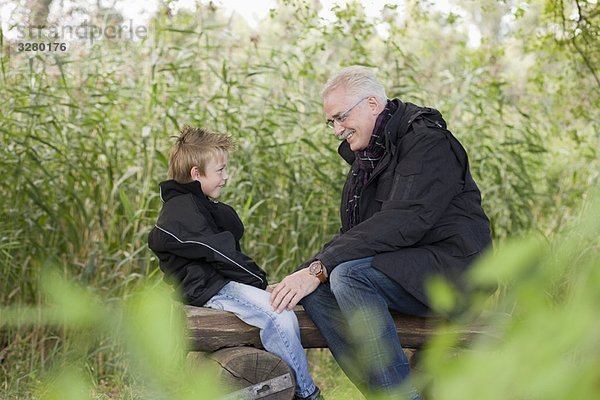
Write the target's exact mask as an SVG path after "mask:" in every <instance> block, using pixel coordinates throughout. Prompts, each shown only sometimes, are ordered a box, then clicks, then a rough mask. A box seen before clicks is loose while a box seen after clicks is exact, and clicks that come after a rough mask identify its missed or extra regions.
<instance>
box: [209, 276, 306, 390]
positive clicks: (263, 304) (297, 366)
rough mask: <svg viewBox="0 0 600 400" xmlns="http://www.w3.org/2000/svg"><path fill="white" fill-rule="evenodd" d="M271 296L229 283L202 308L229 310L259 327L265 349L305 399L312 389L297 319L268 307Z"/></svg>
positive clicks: (248, 287) (256, 289) (289, 312)
mask: <svg viewBox="0 0 600 400" xmlns="http://www.w3.org/2000/svg"><path fill="white" fill-rule="evenodd" d="M269 299H270V294H269V293H268V292H266V291H264V290H262V289H258V288H255V287H254V286H250V285H245V284H243V283H239V282H233V281H232V282H229V283H228V284H226V285H225V286H223V288H222V289H221V290H220V291H219V292H218V293H217V294H216V295H214V296H213V297H211V299H210V300H208V302H206V304H205V305H204V307H210V308H214V309H217V310H224V311H230V312H232V313H234V314H235V315H237V316H238V318H239V319H241V320H242V321H244V322H245V323H247V324H249V325H252V326H256V327H257V328H260V340H261V342H262V344H263V347H264V348H265V350H267V351H269V352H271V353H273V354H275V355H277V356H278V357H280V358H281V359H282V360H283V361H285V362H286V363H287V364H288V365H289V366H290V368H291V369H292V371H293V373H294V375H295V379H296V395H297V396H299V397H308V396H309V395H310V394H312V393H313V392H314V390H315V383H314V382H313V379H312V377H311V376H310V372H309V371H308V361H306V353H305V352H304V348H303V347H302V343H301V342H300V328H299V327H298V319H297V318H296V314H294V312H293V311H287V310H286V311H284V312H282V313H281V314H277V313H276V312H274V311H273V309H272V308H271V303H270V301H269Z"/></svg>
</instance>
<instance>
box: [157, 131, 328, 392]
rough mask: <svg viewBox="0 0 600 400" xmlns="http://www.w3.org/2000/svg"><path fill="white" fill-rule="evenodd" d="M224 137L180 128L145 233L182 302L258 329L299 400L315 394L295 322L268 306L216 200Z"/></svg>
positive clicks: (236, 231) (257, 274)
mask: <svg viewBox="0 0 600 400" xmlns="http://www.w3.org/2000/svg"><path fill="white" fill-rule="evenodd" d="M231 150H233V141H232V139H231V137H230V136H228V135H223V134H217V133H213V132H209V131H207V130H204V129H195V128H190V127H185V128H184V129H183V130H182V131H181V134H180V136H179V137H178V138H177V142H176V143H175V145H174V146H173V149H172V150H171V156H170V159H169V178H170V180H167V181H164V182H161V184H160V196H161V199H162V201H163V203H164V204H163V207H162V210H161V212H160V215H159V217H158V221H157V222H156V225H155V226H154V228H153V229H152V231H151V232H150V234H149V235H148V245H149V246H150V249H152V251H153V252H154V253H155V254H156V255H157V256H158V259H159V261H160V268H161V270H162V271H163V272H164V273H165V278H166V279H167V280H169V281H170V282H173V283H174V284H175V285H176V286H178V287H179V289H180V291H181V293H182V294H183V301H184V302H185V303H186V304H191V305H194V306H204V307H210V308H215V309H218V310H225V311H231V312H233V313H234V314H236V315H237V316H238V317H239V318H240V319H241V320H242V321H244V322H246V323H248V324H250V325H253V326H256V327H258V328H260V339H261V341H262V344H263V346H264V348H265V349H266V350H267V351H270V352H271V353H273V354H276V355H277V356H279V357H281V358H282V359H283V360H284V361H285V362H286V363H287V364H288V365H289V366H290V368H291V369H292V370H293V372H294V374H295V378H296V390H295V392H296V397H295V398H297V399H311V400H312V399H317V398H319V397H320V391H319V389H318V388H317V387H316V386H315V384H314V382H313V380H312V378H311V376H310V373H309V371H308V363H307V361H306V355H305V353H304V349H303V348H302V344H301V343H300V330H299V327H298V320H297V319H296V315H295V314H294V313H293V312H292V311H288V312H284V313H281V314H277V313H276V312H274V311H273V310H272V308H271V305H270V302H269V293H267V292H266V291H265V290H264V289H265V288H266V287H267V280H266V276H265V273H264V271H263V270H262V269H260V268H259V267H258V265H256V263H255V262H254V261H253V260H252V259H251V258H250V257H248V256H247V255H245V254H244V253H243V252H242V251H241V249H240V239H241V238H242V235H243V233H244V225H243V224H242V221H241V220H240V218H239V217H238V215H237V213H236V212H235V210H234V209H233V208H232V207H230V206H228V205H226V204H224V203H220V202H218V201H217V200H216V199H217V198H218V197H219V195H220V194H221V188H223V186H224V185H225V182H226V181H227V179H228V178H229V175H228V174H227V161H228V155H229V152H230V151H231Z"/></svg>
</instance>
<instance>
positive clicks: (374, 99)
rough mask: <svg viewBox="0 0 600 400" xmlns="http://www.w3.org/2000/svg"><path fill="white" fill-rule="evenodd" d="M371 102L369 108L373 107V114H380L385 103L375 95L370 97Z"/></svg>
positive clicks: (369, 101)
mask: <svg viewBox="0 0 600 400" xmlns="http://www.w3.org/2000/svg"><path fill="white" fill-rule="evenodd" d="M367 102H368V104H369V108H370V109H371V114H373V115H379V114H381V112H382V111H383V109H384V108H385V104H380V102H379V99H378V98H377V97H375V96H371V97H369V99H368V100H367Z"/></svg>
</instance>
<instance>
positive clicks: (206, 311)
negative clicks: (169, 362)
mask: <svg viewBox="0 0 600 400" xmlns="http://www.w3.org/2000/svg"><path fill="white" fill-rule="evenodd" d="M185 312H186V315H187V321H188V328H189V331H188V332H189V341H190V345H191V350H196V351H215V350H218V349H221V348H225V347H235V346H253V347H256V348H262V345H261V343H260V338H259V330H258V328H255V327H253V326H250V325H248V324H246V323H244V322H242V321H241V320H240V319H238V318H237V317H236V316H235V315H234V314H232V313H229V312H226V311H218V310H213V309H210V308H203V307H193V306H185ZM294 312H295V313H296V315H297V317H298V322H299V324H300V334H301V338H302V345H303V346H304V347H305V348H324V347H327V344H326V343H325V339H323V336H321V334H320V333H319V331H318V330H317V328H316V326H315V325H314V323H313V322H312V320H311V319H310V318H309V317H308V315H307V314H306V312H305V311H304V309H303V308H302V307H301V306H298V307H296V308H295V309H294ZM392 315H393V316H394V320H395V322H396V331H397V332H398V335H399V337H400V339H401V341H402V346H403V347H405V348H408V349H418V348H420V347H422V346H423V344H425V342H426V340H427V339H428V338H429V337H431V335H433V334H434V331H435V328H436V326H438V325H439V324H440V323H441V322H442V321H443V320H442V319H440V318H422V317H414V316H409V315H404V314H399V313H392ZM458 333H459V336H460V337H461V340H462V341H463V343H465V342H467V341H468V340H469V339H470V338H471V337H472V336H473V335H475V334H477V333H479V331H478V329H477V328H476V327H472V328H469V329H468V330H464V331H461V332H458Z"/></svg>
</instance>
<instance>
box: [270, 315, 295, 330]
mask: <svg viewBox="0 0 600 400" xmlns="http://www.w3.org/2000/svg"><path fill="white" fill-rule="evenodd" d="M268 324H269V325H272V327H276V328H277V329H279V330H284V331H286V332H295V331H296V330H297V329H299V327H298V318H296V314H295V313H294V312H293V311H289V310H285V311H282V312H281V313H280V314H277V313H276V312H275V311H272V312H270V313H269V323H268Z"/></svg>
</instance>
